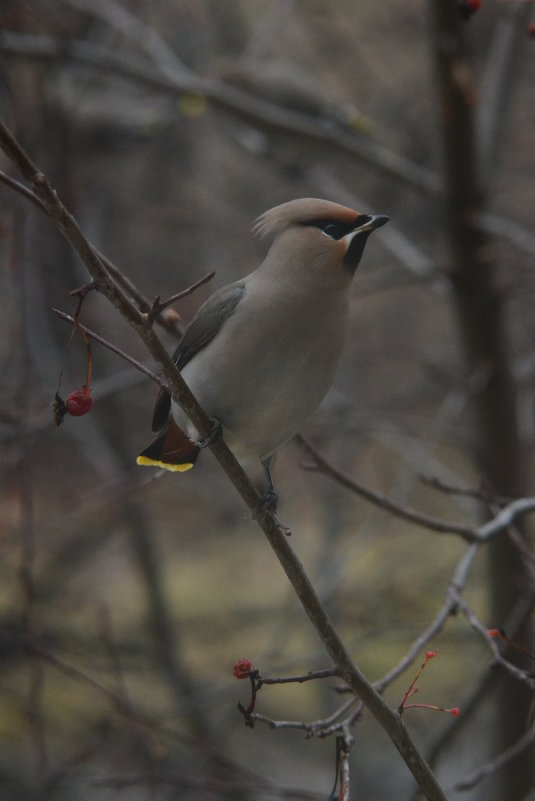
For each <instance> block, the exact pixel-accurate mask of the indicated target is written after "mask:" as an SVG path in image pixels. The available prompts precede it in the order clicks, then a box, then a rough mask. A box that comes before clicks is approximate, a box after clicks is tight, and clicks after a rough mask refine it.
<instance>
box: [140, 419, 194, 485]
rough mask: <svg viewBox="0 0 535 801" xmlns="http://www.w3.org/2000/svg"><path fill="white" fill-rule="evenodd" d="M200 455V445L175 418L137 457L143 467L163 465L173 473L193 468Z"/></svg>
mask: <svg viewBox="0 0 535 801" xmlns="http://www.w3.org/2000/svg"><path fill="white" fill-rule="evenodd" d="M198 455H199V447H198V445H196V444H195V443H194V442H192V441H191V440H190V439H189V437H187V436H186V434H184V432H183V431H182V429H181V428H179V427H178V426H177V424H176V423H175V421H174V420H173V418H172V417H171V418H170V419H169V423H168V424H167V426H166V427H165V428H164V429H163V431H160V433H159V434H158V436H157V437H156V438H155V439H153V440H152V442H151V443H150V445H148V446H147V447H146V448H145V450H143V451H141V453H140V454H139V456H138V457H137V460H136V461H137V463H138V464H139V465H142V466H143V467H163V468H164V470H171V471H172V472H173V473H176V472H178V473H184V472H185V471H186V470H191V468H192V467H193V465H194V464H195V462H196V461H197V457H198Z"/></svg>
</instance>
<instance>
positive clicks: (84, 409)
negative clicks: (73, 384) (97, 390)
mask: <svg viewBox="0 0 535 801" xmlns="http://www.w3.org/2000/svg"><path fill="white" fill-rule="evenodd" d="M92 405H93V398H92V397H91V393H90V392H89V390H88V389H86V388H85V387H83V388H82V389H77V390H76V391H75V392H71V394H70V395H69V396H68V397H67V398H66V399H65V406H66V407H67V414H70V415H72V417H81V416H82V415H83V414H87V413H88V411H89V410H90V409H91V407H92Z"/></svg>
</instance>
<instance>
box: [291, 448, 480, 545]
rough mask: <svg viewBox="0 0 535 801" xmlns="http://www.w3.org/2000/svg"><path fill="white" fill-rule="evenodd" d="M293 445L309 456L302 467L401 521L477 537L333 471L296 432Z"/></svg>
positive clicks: (467, 528)
mask: <svg viewBox="0 0 535 801" xmlns="http://www.w3.org/2000/svg"><path fill="white" fill-rule="evenodd" d="M294 439H295V441H296V442H297V444H298V445H299V446H300V448H301V449H302V450H303V451H304V452H305V453H306V454H307V456H310V457H311V458H312V463H311V464H305V465H303V467H304V468H305V469H307V470H317V471H318V472H319V473H322V474H323V475H325V476H328V477H329V478H331V479H333V481H336V483H337V484H340V485H341V486H342V487H345V488H346V489H349V490H351V492H354V493H355V494H357V495H360V496H361V497H362V498H365V499H366V500H367V501H369V502H370V503H373V504H374V505H375V506H378V507H379V508H380V509H384V510H385V511H387V512H390V513H391V514H393V515H395V516H396V517H400V518H401V519H403V520H408V521H409V522H411V523H416V525H418V526H423V527H424V528H428V529H431V530H432V531H438V532H440V533H444V534H445V533H447V534H459V535H460V536H461V537H462V538H463V539H465V540H466V541H467V542H476V541H477V539H478V535H477V531H476V530H475V529H474V528H473V527H472V526H467V525H464V524H462V523H455V522H453V521H449V520H441V519H440V518H437V517H432V516H431V515H426V514H423V513H421V512H416V511H415V510H414V509H409V508H408V507H406V506H400V505H399V504H397V503H394V501H391V500H389V499H388V498H387V497H386V496H385V495H382V494H381V493H379V492H375V491H374V490H372V489H370V488H369V487H365V486H364V485H363V484H360V483H358V482H357V481H354V480H353V479H351V478H349V476H346V475H345V474H344V473H342V472H341V471H340V470H337V469H336V468H335V467H333V465H331V464H330V462H328V461H327V459H325V457H324V456H322V455H321V454H320V453H318V451H317V450H316V449H315V448H314V447H313V446H312V445H311V444H310V442H309V441H308V440H306V439H305V438H304V437H303V436H302V434H297V435H296V436H295V437H294Z"/></svg>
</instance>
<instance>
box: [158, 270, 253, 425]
mask: <svg viewBox="0 0 535 801" xmlns="http://www.w3.org/2000/svg"><path fill="white" fill-rule="evenodd" d="M245 291H246V290H245V284H244V283H243V282H242V281H237V282H236V283H234V284H229V285H228V286H225V287H223V288H222V289H219V290H218V291H217V292H214V294H213V295H211V296H210V297H209V298H208V300H207V301H206V302H205V303H203V305H202V306H201V307H200V309H199V310H198V312H197V314H196V315H195V317H194V318H193V320H192V321H191V323H190V324H189V326H188V327H187V328H186V330H185V332H184V334H183V336H182V339H181V340H180V342H179V343H178V345H177V348H176V350H175V352H174V353H173V361H174V363H175V364H176V366H177V367H178V369H179V370H182V369H183V368H184V367H185V366H186V364H187V363H188V362H189V361H190V360H191V359H193V357H194V356H195V354H196V353H198V352H199V351H200V350H202V349H203V348H205V347H206V346H207V345H208V343H209V342H211V341H212V339H213V338H214V337H215V336H216V334H217V332H218V331H219V330H220V328H221V326H222V325H223V324H224V323H225V321H226V320H228V319H229V317H231V316H232V314H234V311H235V310H236V306H237V305H238V303H239V302H240V300H241V299H242V298H243V296H244V295H245ZM170 411H171V395H170V393H169V391H168V390H167V389H162V390H160V393H159V395H158V398H157V400H156V405H155V407H154V414H153V417H152V430H153V431H155V432H156V431H160V429H161V428H163V427H164V426H165V425H166V423H167V420H168V418H169V413H170Z"/></svg>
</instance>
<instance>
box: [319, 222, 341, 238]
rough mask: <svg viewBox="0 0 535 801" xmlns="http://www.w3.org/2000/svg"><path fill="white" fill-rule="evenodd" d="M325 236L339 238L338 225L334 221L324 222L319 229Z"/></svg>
mask: <svg viewBox="0 0 535 801" xmlns="http://www.w3.org/2000/svg"><path fill="white" fill-rule="evenodd" d="M321 230H322V231H323V233H324V234H325V236H330V237H331V239H339V238H340V227H339V226H338V225H336V223H332V222H329V223H326V224H325V225H324V226H323V228H322V229H321Z"/></svg>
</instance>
